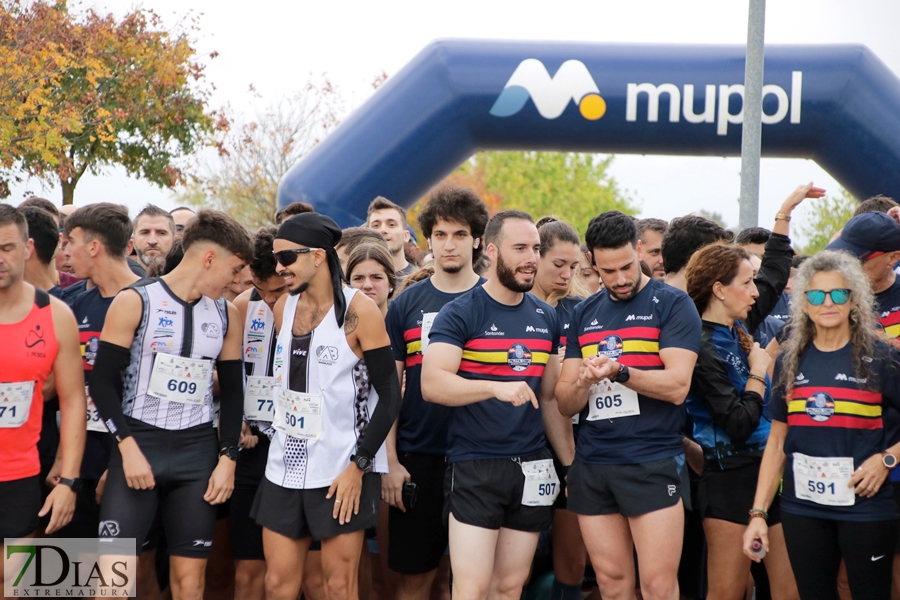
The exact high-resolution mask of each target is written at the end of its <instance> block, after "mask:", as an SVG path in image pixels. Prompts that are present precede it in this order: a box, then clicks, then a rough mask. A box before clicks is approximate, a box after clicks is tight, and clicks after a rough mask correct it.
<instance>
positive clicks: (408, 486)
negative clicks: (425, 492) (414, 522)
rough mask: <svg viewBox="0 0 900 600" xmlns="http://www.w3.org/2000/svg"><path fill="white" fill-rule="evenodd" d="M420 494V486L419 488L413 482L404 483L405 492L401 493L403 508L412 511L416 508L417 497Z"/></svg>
mask: <svg viewBox="0 0 900 600" xmlns="http://www.w3.org/2000/svg"><path fill="white" fill-rule="evenodd" d="M418 493H419V486H417V485H416V484H415V483H413V482H412V481H405V482H404V483H403V492H402V493H401V499H402V500H403V507H404V508H406V510H410V509H411V508H414V507H415V506H416V495H417V494H418Z"/></svg>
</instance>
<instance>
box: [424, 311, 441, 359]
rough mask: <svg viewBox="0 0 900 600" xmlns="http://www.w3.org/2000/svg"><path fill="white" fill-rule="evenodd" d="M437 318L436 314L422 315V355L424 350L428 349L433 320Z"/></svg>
mask: <svg viewBox="0 0 900 600" xmlns="http://www.w3.org/2000/svg"><path fill="white" fill-rule="evenodd" d="M436 316H438V314H437V313H436V312H430V313H422V335H421V336H420V337H421V340H422V354H425V349H426V348H428V340H429V339H430V337H431V327H432V325H434V318H435V317H436Z"/></svg>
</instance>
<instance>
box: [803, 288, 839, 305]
mask: <svg viewBox="0 0 900 600" xmlns="http://www.w3.org/2000/svg"><path fill="white" fill-rule="evenodd" d="M825 296H831V301H832V302H834V303H835V304H847V301H848V300H849V299H850V290H848V289H847V288H838V289H836V290H831V291H828V292H826V291H825V290H809V291H808V292H806V301H807V302H809V303H810V304H812V305H813V306H821V305H822V304H823V303H824V302H825Z"/></svg>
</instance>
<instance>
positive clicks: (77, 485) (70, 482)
mask: <svg viewBox="0 0 900 600" xmlns="http://www.w3.org/2000/svg"><path fill="white" fill-rule="evenodd" d="M59 483H60V484H61V485H64V486H66V487H70V488H72V491H73V492H75V493H76V494H77V493H78V492H80V491H81V486H82V485H83V484H82V482H81V480H80V479H66V478H65V477H60V478H59Z"/></svg>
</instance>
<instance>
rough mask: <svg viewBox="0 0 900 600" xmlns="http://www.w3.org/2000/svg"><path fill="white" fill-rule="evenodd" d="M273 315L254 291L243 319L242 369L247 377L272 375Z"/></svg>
mask: <svg viewBox="0 0 900 600" xmlns="http://www.w3.org/2000/svg"><path fill="white" fill-rule="evenodd" d="M275 341H276V336H275V315H274V314H273V313H272V309H271V308H269V305H268V304H266V303H265V302H264V301H263V299H262V298H261V297H260V295H259V293H258V292H257V291H256V289H254V290H253V291H252V292H250V301H249V302H247V317H246V319H244V347H243V353H244V367H245V370H246V372H247V375H256V376H257V377H266V376H270V375H272V366H273V361H274V359H275Z"/></svg>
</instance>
